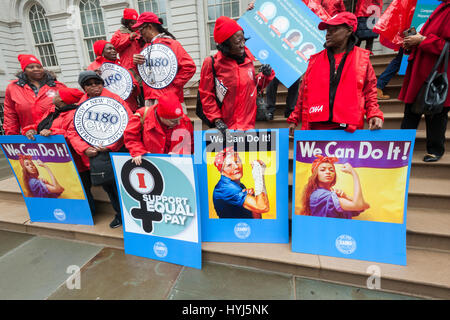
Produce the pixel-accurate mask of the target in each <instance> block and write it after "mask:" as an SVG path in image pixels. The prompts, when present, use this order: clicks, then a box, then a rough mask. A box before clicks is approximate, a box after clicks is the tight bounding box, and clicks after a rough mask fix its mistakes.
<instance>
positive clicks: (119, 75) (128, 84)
mask: <svg viewBox="0 0 450 320" xmlns="http://www.w3.org/2000/svg"><path fill="white" fill-rule="evenodd" d="M100 71H101V77H102V78H103V80H104V81H105V88H106V89H108V90H109V91H111V92H112V93H115V94H117V95H118V96H119V97H121V98H122V99H123V100H126V99H128V97H129V96H130V94H131V91H133V78H132V77H131V74H130V73H129V72H128V70H127V69H125V68H124V67H121V66H119V65H117V64H114V63H109V62H105V63H104V64H102V66H101V67H100Z"/></svg>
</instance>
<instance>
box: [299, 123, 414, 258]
mask: <svg viewBox="0 0 450 320" xmlns="http://www.w3.org/2000/svg"><path fill="white" fill-rule="evenodd" d="M330 137H333V139H332V140H331V139H330ZM414 140H415V130H380V131H368V130H358V131H356V132H355V133H347V132H344V131H296V132H295V140H294V185H293V209H292V211H293V215H292V250H293V251H295V252H303V253H312V254H319V255H326V256H334V257H344V258H350V259H359V260H368V261H376V262H384V263H392V264H400V265H405V264H406V207H407V199H408V184H409V173H410V167H411V158H412V152H413V148H414Z"/></svg>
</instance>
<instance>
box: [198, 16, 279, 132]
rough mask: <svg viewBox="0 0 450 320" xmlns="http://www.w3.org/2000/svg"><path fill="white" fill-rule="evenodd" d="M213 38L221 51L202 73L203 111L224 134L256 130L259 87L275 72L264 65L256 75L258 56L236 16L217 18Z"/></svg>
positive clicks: (206, 62)
mask: <svg viewBox="0 0 450 320" xmlns="http://www.w3.org/2000/svg"><path fill="white" fill-rule="evenodd" d="M214 41H215V42H216V43H217V49H218V50H219V51H218V52H217V53H216V54H215V55H214V57H213V59H212V57H208V58H206V59H205V61H204V62H203V66H202V71H201V75H200V85H199V88H198V90H199V93H200V100H201V103H202V106H203V112H204V114H205V116H206V118H207V119H208V120H209V121H210V122H211V123H212V124H214V125H215V126H216V128H217V129H219V130H220V131H221V132H222V133H226V130H227V129H233V130H248V129H254V128H255V121H256V96H257V90H262V89H264V87H265V86H267V85H268V84H269V82H270V81H272V80H273V78H274V77H275V72H274V71H273V70H272V68H271V67H270V66H269V65H263V66H262V67H261V70H260V71H261V72H260V73H259V74H258V75H256V74H255V68H254V66H253V62H254V61H255V58H254V57H253V55H252V54H251V53H250V50H248V48H247V47H246V46H245V41H246V39H245V37H244V32H243V30H242V28H241V26H240V25H239V24H238V23H237V22H236V21H234V20H233V19H231V18H228V17H219V18H218V19H217V20H216V24H215V26H214ZM213 61H214V65H212V63H213ZM213 72H214V73H215V75H216V77H214V76H213ZM219 103H220V105H219Z"/></svg>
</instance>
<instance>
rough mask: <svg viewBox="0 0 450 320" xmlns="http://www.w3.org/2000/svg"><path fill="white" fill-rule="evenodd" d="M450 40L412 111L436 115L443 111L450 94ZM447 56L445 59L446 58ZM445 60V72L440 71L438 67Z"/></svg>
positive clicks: (418, 95) (412, 106)
mask: <svg viewBox="0 0 450 320" xmlns="http://www.w3.org/2000/svg"><path fill="white" fill-rule="evenodd" d="M449 46H450V42H448V41H447V42H446V43H445V45H444V49H443V50H442V52H441V55H440V56H439V59H438V61H437V62H436V64H435V65H434V67H433V69H432V70H431V73H430V75H429V76H428V78H427V80H426V81H425V82H424V84H423V85H422V87H421V88H420V90H419V93H418V94H417V97H416V99H415V100H414V102H413V103H412V105H411V112H413V113H415V114H425V115H434V114H438V113H440V112H442V110H443V108H444V102H445V100H446V99H447V95H448V78H447V68H448V56H449V52H448V50H449ZM444 58H445V60H444ZM442 61H444V72H442V73H438V70H437V69H438V68H439V66H440V65H441V63H442Z"/></svg>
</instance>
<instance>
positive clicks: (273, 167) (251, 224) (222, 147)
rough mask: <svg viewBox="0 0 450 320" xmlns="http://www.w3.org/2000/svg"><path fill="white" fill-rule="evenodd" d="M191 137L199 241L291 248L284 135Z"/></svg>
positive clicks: (199, 134)
mask: <svg viewBox="0 0 450 320" xmlns="http://www.w3.org/2000/svg"><path fill="white" fill-rule="evenodd" d="M194 134H195V139H196V140H195V148H196V150H198V152H197V153H196V156H195V157H196V160H195V161H196V163H197V164H198V165H199V169H198V170H197V172H198V177H199V183H200V194H201V198H200V201H201V206H202V239H203V241H219V242H221V241H224V242H261V243H270V242H272V243H287V242H289V229H288V228H289V226H288V222H289V221H288V184H287V182H286V181H287V179H288V152H289V150H288V141H289V140H288V135H287V134H288V132H287V129H270V130H248V131H245V132H244V131H230V135H229V136H228V137H226V139H224V138H223V137H222V134H221V133H220V132H218V131H217V130H209V131H203V132H200V131H198V132H197V131H195V132H194ZM200 151H201V152H200Z"/></svg>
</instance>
